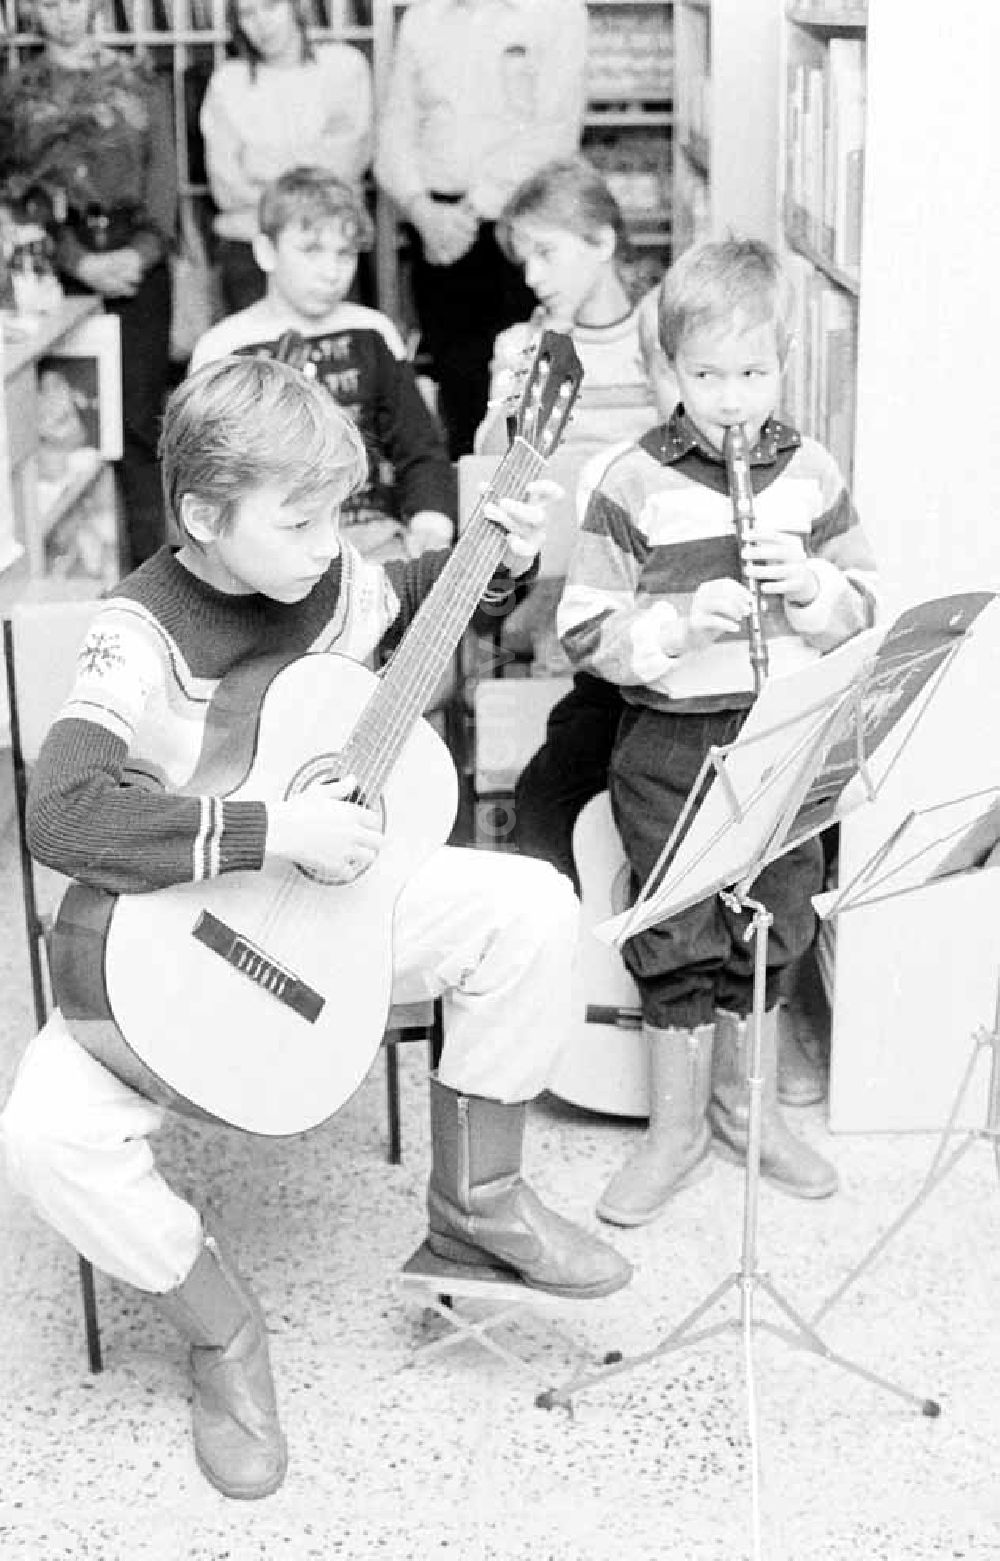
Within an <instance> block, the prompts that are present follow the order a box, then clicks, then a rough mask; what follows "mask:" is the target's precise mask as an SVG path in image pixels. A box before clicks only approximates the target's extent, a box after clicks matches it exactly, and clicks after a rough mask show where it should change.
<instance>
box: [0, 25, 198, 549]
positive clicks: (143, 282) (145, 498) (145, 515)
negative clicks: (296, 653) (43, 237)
mask: <svg viewBox="0 0 1000 1561" xmlns="http://www.w3.org/2000/svg"><path fill="white" fill-rule="evenodd" d="M103 6H104V0H33V3H32V4H31V5H30V6H29V8H28V20H29V23H30V25H32V26H33V27H34V28H35V29H36V30H37V32H38V33H39V35H40V37H41V40H42V47H41V51H40V52H39V53H38V54H36V55H34V56H33V57H29V59H28V60H27V61H26V62H25V63H24V64H23V65H22V66H21V67H20V68H19V69H17V70H15V71H13V72H12V73H11V74H10V75H8V76H5V77H2V78H0V177H2V179H3V180H4V182H5V183H6V184H7V186H8V188H17V187H20V188H21V189H22V190H23V191H24V192H25V194H26V198H27V199H28V200H31V199H34V200H36V201H37V200H40V199H43V200H44V201H45V203H46V207H47V211H46V215H47V216H48V217H49V221H50V227H51V229H52V231H53V233H54V235H55V263H56V266H57V269H58V271H59V273H60V277H61V279H62V281H63V285H64V286H65V287H66V289H67V291H69V292H93V293H98V294H100V296H101V298H102V300H103V302H104V307H105V309H107V310H108V311H109V313H112V314H115V315H117V317H118V320H119V322H120V325H121V356H122V410H123V421H124V426H123V441H124V445H123V455H122V460H121V463H120V466H119V476H120V479H121V491H122V499H123V504H124V511H125V528H126V532H125V537H124V539H123V546H122V552H123V554H124V555H125V556H124V557H123V566H124V567H125V569H126V570H127V569H130V568H133V567H135V566H136V565H138V564H141V563H143V562H144V560H145V559H147V558H149V557H151V555H152V554H153V553H155V552H156V550H157V548H158V547H159V546H160V544H161V543H162V542H163V540H164V516H163V499H162V495H161V492H160V477H159V468H158V465H157V460H156V441H157V438H158V435H159V424H160V415H161V412H162V409H163V403H164V400H165V398H166V393H167V388H168V385H169V378H170V278H169V274H168V269H167V263H166V256H167V251H168V249H169V247H170V245H171V244H172V243H173V239H174V232H175V227H176V220H177V173H176V167H175V163H174V138H173V129H172V124H171V113H170V103H169V98H168V96H167V92H166V89H165V87H164V85H163V83H162V82H161V81H159V80H158V79H157V78H156V76H155V75H154V74H153V72H152V70H151V69H150V68H149V67H148V66H147V65H146V64H145V63H144V62H143V61H141V60H136V59H132V58H130V57H127V56H125V55H123V54H119V53H116V52H115V51H113V50H111V49H108V48H106V47H105V46H104V45H103V44H102V43H101V41H100V39H99V38H98V37H96V36H95V28H96V23H97V20H98V17H99V15H100V12H101V11H102V9H103Z"/></svg>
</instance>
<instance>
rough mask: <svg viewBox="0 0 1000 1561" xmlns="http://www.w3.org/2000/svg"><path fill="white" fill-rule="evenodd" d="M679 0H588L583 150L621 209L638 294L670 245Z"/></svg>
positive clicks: (656, 275)
mask: <svg viewBox="0 0 1000 1561" xmlns="http://www.w3.org/2000/svg"><path fill="white" fill-rule="evenodd" d="M675 11H676V5H675V4H674V3H673V0H590V3H589V5H588V12H589V39H588V47H587V114H586V118H585V120H584V131H583V150H584V152H585V153H586V155H587V157H589V158H590V160H591V162H592V163H593V164H594V166H595V167H597V168H599V169H600V171H601V173H602V174H603V175H604V177H605V179H606V180H607V183H608V186H609V188H610V189H611V191H612V193H613V194H614V196H615V198H616V200H617V201H618V204H619V205H620V207H621V209H622V214H623V216H624V218H625V224H626V229H627V232H628V238H629V247H630V250H631V254H630V256H629V257H628V259H627V261H626V264H625V269H626V270H627V272H628V273H629V281H630V284H631V286H632V290H633V292H634V293H635V294H636V295H639V294H641V293H643V292H645V291H646V290H647V289H648V288H650V287H653V286H655V284H656V283H657V282H658V281H659V279H660V277H661V276H662V274H663V272H664V270H665V268H666V266H667V265H668V264H669V262H670V253H671V245H672V216H671V205H672V171H671V169H672V136H673V123H674V14H675Z"/></svg>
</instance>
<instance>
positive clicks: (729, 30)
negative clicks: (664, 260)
mask: <svg viewBox="0 0 1000 1561" xmlns="http://www.w3.org/2000/svg"><path fill="white" fill-rule="evenodd" d="M779 41H780V38H779V16H778V10H777V4H776V0H676V4H675V6H674V71H675V76H676V80H677V97H676V105H675V124H674V147H675V151H674V185H673V213H674V250H675V253H679V252H680V251H681V250H682V249H686V248H687V247H688V245H689V244H691V243H693V242H694V241H695V240H696V239H699V238H704V237H709V236H720V235H722V234H724V233H726V232H729V231H730V230H731V231H733V232H736V233H740V234H743V235H747V236H750V237H753V238H762V239H767V240H768V241H769V242H772V243H773V242H774V241H775V239H776V237H777V216H776V212H777V195H776V164H777V144H778V92H777V81H778V49H779Z"/></svg>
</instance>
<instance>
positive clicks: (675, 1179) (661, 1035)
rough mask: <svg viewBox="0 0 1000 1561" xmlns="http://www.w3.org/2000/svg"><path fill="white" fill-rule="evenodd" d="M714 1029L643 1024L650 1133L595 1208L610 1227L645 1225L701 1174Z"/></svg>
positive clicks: (706, 1138)
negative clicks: (646, 1054)
mask: <svg viewBox="0 0 1000 1561" xmlns="http://www.w3.org/2000/svg"><path fill="white" fill-rule="evenodd" d="M713 1036H714V1026H713V1025H710V1024H700V1025H698V1026H697V1027H696V1028H695V1029H693V1030H681V1029H676V1028H674V1027H673V1026H671V1027H669V1028H667V1029H658V1028H657V1027H656V1026H655V1025H651V1024H644V1025H643V1037H644V1039H645V1041H646V1044H647V1047H648V1056H649V1131H648V1133H647V1134H646V1136H645V1138H644V1139H643V1140H642V1143H641V1144H640V1145H639V1147H638V1149H636V1151H635V1153H634V1154H633V1155H631V1156H630V1158H629V1159H628V1160H626V1162H625V1164H624V1165H623V1166H622V1168H621V1170H620V1171H617V1172H616V1173H615V1175H614V1176H613V1177H612V1178H611V1180H610V1182H609V1183H608V1185H607V1186H606V1187H605V1189H604V1192H603V1193H602V1194H601V1199H600V1202H599V1203H598V1205H597V1213H598V1214H599V1216H600V1217H601V1219H602V1220H608V1221H609V1222H610V1223H611V1224H612V1225H645V1224H646V1223H647V1221H649V1220H651V1219H655V1218H656V1216H657V1215H658V1214H661V1213H662V1212H663V1210H664V1209H665V1208H666V1205H667V1202H668V1200H669V1199H670V1198H671V1197H672V1196H673V1194H674V1193H675V1192H678V1191H679V1190H680V1188H682V1187H685V1186H688V1185H689V1184H690V1183H691V1182H692V1181H696V1180H697V1179H698V1176H699V1175H701V1174H703V1173H704V1169H705V1166H704V1161H705V1157H706V1155H707V1154H708V1152H709V1149H710V1148H711V1145H712V1134H711V1131H710V1130H709V1126H708V1119H707V1115H706V1113H707V1110H708V1097H709V1091H710V1089H711V1068H712V1040H713Z"/></svg>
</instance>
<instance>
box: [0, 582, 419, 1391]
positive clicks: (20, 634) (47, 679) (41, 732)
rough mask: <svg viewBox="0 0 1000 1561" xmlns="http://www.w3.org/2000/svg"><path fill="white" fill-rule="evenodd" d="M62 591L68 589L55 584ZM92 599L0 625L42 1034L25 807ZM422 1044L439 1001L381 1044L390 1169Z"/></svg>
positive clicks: (42, 937)
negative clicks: (406, 1082) (408, 1047)
mask: <svg viewBox="0 0 1000 1561" xmlns="http://www.w3.org/2000/svg"><path fill="white" fill-rule="evenodd" d="M60 584H61V585H63V586H65V585H66V584H67V582H65V581H63V582H60ZM97 605H98V604H97V602H96V601H95V600H94V599H93V598H92V597H88V598H86V599H80V600H63V601H44V600H43V601H37V602H36V601H23V602H20V603H18V605H17V606H16V607H14V608H13V609H12V611H11V613H10V615H9V616H8V617H5V618H4V620H3V653H4V662H5V667H6V681H7V698H8V704H9V709H10V746H11V768H12V772H13V784H14V810H15V819H16V824H17V842H18V853H19V859H20V867H21V890H22V897H23V902H24V925H25V933H26V937H27V944H28V964H29V968H30V972H31V991H32V999H33V1003H34V1012H35V1023H36V1025H37V1027H38V1029H41V1028H42V1026H43V1025H44V1023H45V1021H46V1019H47V1018H48V1016H49V1013H50V1010H51V1007H52V993H51V988H50V984H49V979H48V962H47V958H46V951H47V939H48V936H49V933H50V931H51V927H52V919H53V913H54V910H55V908H56V906H57V904H58V901H59V899H60V897H61V894H62V891H63V890H64V889H65V887H66V884H67V880H66V879H65V878H62V877H61V875H60V874H58V873H53V872H52V871H51V870H50V869H48V868H39V867H38V866H37V864H36V863H35V862H34V861H33V859H32V857H31V854H30V853H29V851H28V846H27V833H26V808H27V793H28V777H29V774H30V770H31V766H32V765H33V764H34V762H35V760H36V759H37V757H38V753H39V750H40V748H41V745H42V740H43V738H44V737H45V734H46V732H47V731H48V729H49V726H50V725H51V724H52V721H53V720H54V719H55V716H56V715H57V713H58V711H59V708H60V706H61V704H62V702H63V700H64V698H65V697H66V695H67V694H68V692H69V689H70V685H71V683H72V679H73V671H74V667H75V664H76V655H77V651H78V649H79V647H80V644H81V642H82V640H83V638H84V636H85V634H86V632H87V629H88V628H89V626H90V622H91V619H92V618H93V616H94V613H95V611H96V609H97ZM414 1040H425V1041H426V1042H427V1045H428V1054H429V1061H430V1064H431V1066H432V1067H436V1066H437V1063H438V1060H439V1058H440V1054H441V1045H442V1022H441V1005H440V1002H439V1001H432V1000H430V999H428V1000H427V1001H426V1002H419V1003H410V1004H405V1005H400V1006H398V1007H394V1008H392V1009H391V1010H390V1012H389V1016H388V1019H387V1021H386V1030H385V1038H384V1042H383V1044H384V1048H385V1062H386V1104H387V1112H388V1124H389V1144H388V1153H387V1157H388V1160H389V1162H390V1164H392V1165H399V1164H400V1161H401V1159H402V1143H401V1131H400V1120H399V1062H398V1057H397V1047H398V1046H400V1045H402V1044H404V1043H406V1042H408V1041H414ZM79 1267H80V1286H81V1290H82V1294H83V1315H84V1326H85V1330H86V1341H87V1359H88V1361H89V1364H90V1369H91V1371H92V1372H99V1371H100V1370H101V1369H102V1366H103V1360H102V1355H101V1338H100V1329H99V1324H98V1316H97V1298H96V1293H95V1289H94V1271H93V1267H92V1265H91V1264H90V1263H89V1262H88V1261H87V1259H86V1258H84V1257H80V1258H79Z"/></svg>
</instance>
